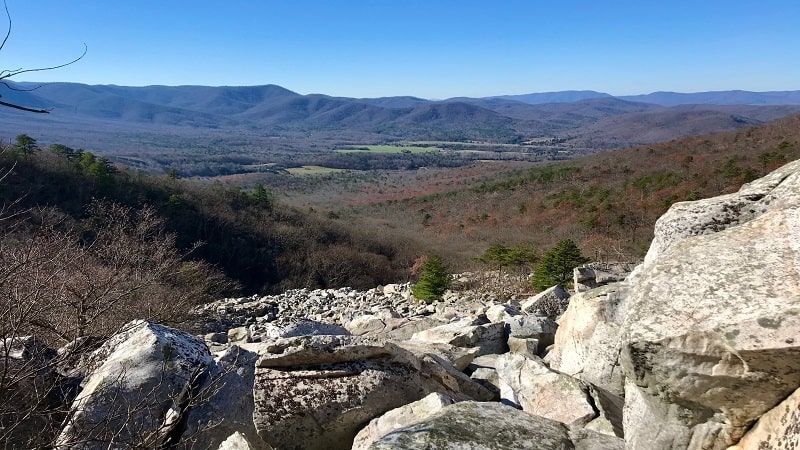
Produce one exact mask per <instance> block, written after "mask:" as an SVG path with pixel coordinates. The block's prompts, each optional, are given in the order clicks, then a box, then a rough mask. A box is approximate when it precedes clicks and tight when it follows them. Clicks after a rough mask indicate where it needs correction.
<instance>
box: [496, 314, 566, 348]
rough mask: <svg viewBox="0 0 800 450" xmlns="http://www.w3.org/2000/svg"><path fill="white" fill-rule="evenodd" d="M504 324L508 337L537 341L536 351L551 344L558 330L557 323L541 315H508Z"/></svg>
mask: <svg viewBox="0 0 800 450" xmlns="http://www.w3.org/2000/svg"><path fill="white" fill-rule="evenodd" d="M505 324H506V332H507V333H508V336H509V337H514V338H521V339H536V340H537V341H539V351H537V353H539V352H542V351H544V349H545V348H547V347H549V346H550V345H553V343H554V342H555V337H556V330H558V324H557V323H556V322H555V321H554V320H553V319H551V318H549V317H541V316H510V317H507V318H506V320H505Z"/></svg>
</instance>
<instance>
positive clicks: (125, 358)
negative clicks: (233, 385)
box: [57, 321, 212, 449]
mask: <svg viewBox="0 0 800 450" xmlns="http://www.w3.org/2000/svg"><path fill="white" fill-rule="evenodd" d="M211 364H212V359H211V355H210V354H209V353H208V349H207V348H206V346H205V344H204V343H203V342H202V341H201V340H200V339H198V338H197V337H195V336H192V335H189V334H186V333H184V332H181V331H178V330H174V329H171V328H167V327H164V326H162V325H158V324H154V323H149V322H145V321H135V322H131V323H129V324H128V325H126V327H124V331H122V332H120V333H118V334H117V335H115V336H113V337H112V338H111V339H109V340H108V341H107V342H106V343H105V344H103V345H102V346H101V347H100V348H99V349H97V350H95V351H94V352H93V353H92V354H91V356H90V359H89V362H88V375H87V377H86V378H85V379H84V381H83V383H82V386H83V390H82V391H81V392H80V394H78V396H77V398H76V399H75V401H74V402H73V403H72V408H71V411H70V414H71V415H70V419H69V421H68V422H67V424H66V426H65V427H64V429H63V430H62V433H61V435H60V436H59V438H58V441H57V447H58V448H59V449H68V448H76V449H77V448H80V449H94V448H98V449H100V448H124V447H135V446H140V447H145V448H147V447H150V448H154V447H157V446H158V445H161V444H163V443H165V442H169V441H170V440H171V439H173V438H175V436H172V435H171V433H172V432H173V430H175V429H176V427H177V426H178V423H179V421H180V418H181V417H182V415H183V414H184V413H185V411H186V409H187V408H189V407H191V405H190V403H191V393H192V392H193V391H195V390H196V388H197V387H198V386H199V384H200V383H201V382H202V380H203V378H204V376H205V373H204V372H205V370H206V369H207V367H208V366H209V365H211ZM178 436H179V435H178Z"/></svg>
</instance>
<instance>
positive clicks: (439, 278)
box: [411, 256, 452, 303]
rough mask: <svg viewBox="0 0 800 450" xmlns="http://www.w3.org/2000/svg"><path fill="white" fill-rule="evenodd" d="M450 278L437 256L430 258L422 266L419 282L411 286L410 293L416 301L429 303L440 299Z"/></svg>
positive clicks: (448, 284)
mask: <svg viewBox="0 0 800 450" xmlns="http://www.w3.org/2000/svg"><path fill="white" fill-rule="evenodd" d="M451 279H452V277H451V276H450V273H449V272H448V270H447V266H446V265H445V264H444V261H442V258H440V257H438V256H431V257H430V258H428V260H427V261H425V263H424V264H423V265H422V276H420V278H419V282H418V283H417V284H415V285H413V286H411V293H412V294H414V297H416V298H417V299H418V300H422V301H424V302H427V303H430V302H432V301H434V300H438V299H440V298H442V295H443V294H444V293H445V291H446V290H447V288H448V287H450V281H451Z"/></svg>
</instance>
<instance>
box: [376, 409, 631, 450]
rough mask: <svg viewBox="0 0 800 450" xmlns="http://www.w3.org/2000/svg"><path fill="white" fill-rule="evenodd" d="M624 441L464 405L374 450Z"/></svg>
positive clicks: (609, 445) (537, 449)
mask: <svg viewBox="0 0 800 450" xmlns="http://www.w3.org/2000/svg"><path fill="white" fill-rule="evenodd" d="M623 448H624V442H623V441H622V439H619V438H616V437H613V436H607V435H602V434H599V433H594V432H592V431H589V430H575V431H571V430H569V429H568V428H567V427H566V426H565V425H564V424H562V423H560V422H556V421H554V420H549V419H545V418H543V417H537V416H532V415H530V414H526V413H525V412H523V411H520V410H518V409H515V408H512V407H510V406H506V405H503V404H501V403H480V402H469V401H468V402H460V403H455V404H452V405H449V406H445V407H444V408H442V410H441V411H439V412H437V413H435V414H433V415H432V416H430V417H428V418H427V419H425V420H423V421H421V422H418V423H416V424H413V425H409V426H407V427H404V428H400V429H399V430H395V431H393V432H391V433H389V434H387V435H385V436H383V437H382V438H380V439H379V440H377V441H375V442H374V443H373V444H372V445H371V446H370V447H369V449H370V450H384V449H385V450H388V449H392V450H394V449H405V450H416V449H419V450H423V449H437V450H462V449H469V450H622V449H623Z"/></svg>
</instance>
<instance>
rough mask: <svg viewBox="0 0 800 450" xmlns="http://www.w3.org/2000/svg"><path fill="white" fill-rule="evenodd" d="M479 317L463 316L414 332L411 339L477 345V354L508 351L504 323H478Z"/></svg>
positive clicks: (468, 345)
mask: <svg viewBox="0 0 800 450" xmlns="http://www.w3.org/2000/svg"><path fill="white" fill-rule="evenodd" d="M478 323H480V319H476V318H470V317H468V318H465V319H462V320H460V321H458V322H453V323H449V324H446V325H441V326H438V327H435V328H430V329H427V330H424V331H420V332H418V333H414V335H413V336H412V337H411V339H412V340H415V341H420V342H433V343H437V342H439V343H446V344H450V345H455V346H456V347H478V348H479V349H480V352H479V355H488V354H492V353H498V354H499V353H504V352H506V351H508V344H507V342H506V333H505V324H504V323H488V324H478Z"/></svg>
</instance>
